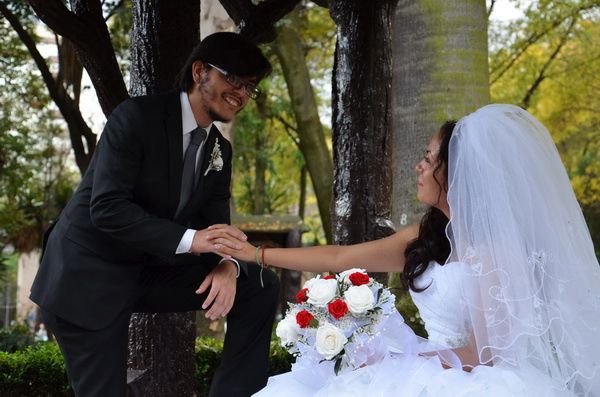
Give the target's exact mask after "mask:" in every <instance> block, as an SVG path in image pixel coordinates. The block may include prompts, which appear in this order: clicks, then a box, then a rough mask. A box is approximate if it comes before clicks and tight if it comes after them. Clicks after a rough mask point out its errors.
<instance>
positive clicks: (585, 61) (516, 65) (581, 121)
mask: <svg viewBox="0 0 600 397" xmlns="http://www.w3.org/2000/svg"><path fill="white" fill-rule="evenodd" d="M523 11H524V16H523V17H521V18H518V19H516V20H514V21H509V22H506V23H495V24H492V25H491V27H490V48H491V52H490V70H491V79H490V82H491V93H492V99H493V101H494V102H506V103H516V104H520V105H521V106H523V107H525V108H526V109H527V110H529V111H530V112H531V113H532V114H533V115H534V116H535V117H537V118H538V119H539V120H540V121H541V122H542V123H543V124H544V125H546V126H547V127H548V129H549V130H550V132H551V134H552V137H553V139H554V141H555V143H556V145H557V147H558V150H559V152H560V155H561V158H562V161H563V163H564V164H565V167H566V169H567V172H568V174H569V177H570V178H571V183H572V185H573V188H574V190H575V194H576V195H577V199H578V200H579V203H580V204H581V206H582V209H583V212H584V215H585V217H586V220H587V223H588V226H589V228H590V232H591V235H592V239H593V240H594V245H595V247H596V252H597V255H598V256H600V155H599V153H600V115H599V114H598V111H597V109H599V108H600V99H599V98H598V94H597V92H598V89H599V88H600V85H599V83H598V76H599V75H600V48H599V47H598V44H597V38H598V37H599V35H600V1H598V0H569V1H562V2H552V1H538V2H533V3H531V4H529V5H528V6H527V7H526V8H525V9H524V10H523Z"/></svg>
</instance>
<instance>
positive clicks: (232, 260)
mask: <svg viewBox="0 0 600 397" xmlns="http://www.w3.org/2000/svg"><path fill="white" fill-rule="evenodd" d="M223 261H230V262H233V263H235V266H236V267H237V273H236V275H235V278H239V277H240V264H239V262H238V261H237V260H235V259H233V258H223V259H221V260H220V261H219V264H221V263H223Z"/></svg>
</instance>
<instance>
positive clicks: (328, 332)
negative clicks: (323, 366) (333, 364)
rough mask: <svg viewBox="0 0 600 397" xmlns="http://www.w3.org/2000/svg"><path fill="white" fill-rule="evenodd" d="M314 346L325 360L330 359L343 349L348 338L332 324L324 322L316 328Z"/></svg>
mask: <svg viewBox="0 0 600 397" xmlns="http://www.w3.org/2000/svg"><path fill="white" fill-rule="evenodd" d="M316 339H317V340H316V342H315V346H316V348H317V351H318V352H319V353H320V354H321V355H322V356H323V357H325V359H327V360H331V359H332V358H333V357H335V356H336V355H337V354H338V353H339V352H341V351H342V349H344V345H345V344H346V342H348V339H347V338H346V337H345V336H344V334H342V332H341V331H340V330H339V328H337V327H336V326H334V325H331V324H329V323H325V324H324V325H322V326H320V327H319V328H318V329H317V336H316Z"/></svg>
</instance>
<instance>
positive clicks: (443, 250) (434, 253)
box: [401, 120, 456, 292]
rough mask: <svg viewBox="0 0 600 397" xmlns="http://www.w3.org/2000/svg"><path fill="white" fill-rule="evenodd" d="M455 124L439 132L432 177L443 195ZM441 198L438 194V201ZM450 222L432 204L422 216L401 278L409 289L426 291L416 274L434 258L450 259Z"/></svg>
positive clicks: (422, 271)
mask: <svg viewBox="0 0 600 397" xmlns="http://www.w3.org/2000/svg"><path fill="white" fill-rule="evenodd" d="M455 125H456V121H454V120H452V121H446V122H445V123H444V125H442V127H441V128H440V132H439V134H440V137H441V139H442V140H441V143H440V150H439V153H438V155H437V159H438V161H437V164H436V166H435V169H434V171H433V178H434V179H435V182H436V183H437V184H438V186H440V188H441V189H440V196H441V194H442V190H443V191H445V192H447V191H448V146H449V144H450V137H451V136H452V131H453V130H454V126H455ZM442 167H443V173H444V175H445V178H444V181H443V183H442V182H440V181H439V180H438V179H437V177H436V173H437V171H438V169H440V168H442ZM439 198H440V197H439V196H438V200H439ZM447 224H448V218H447V217H446V215H445V214H444V213H443V212H442V211H440V210H439V209H437V208H435V207H430V208H429V210H427V212H426V213H425V215H423V218H422V219H421V224H420V226H419V236H418V237H417V238H416V239H415V240H413V241H411V242H410V243H409V244H408V246H407V247H406V250H405V251H404V256H405V257H406V263H405V264H404V271H403V272H402V277H401V280H402V285H403V286H404V288H405V289H406V290H408V289H409V288H410V289H412V290H413V291H415V292H422V291H425V289H426V288H427V286H426V287H425V288H418V287H417V286H415V280H416V279H417V277H419V276H420V275H421V274H423V273H424V272H425V270H427V266H429V263H430V262H431V261H436V262H438V263H440V264H444V262H445V261H446V259H448V256H449V255H450V242H449V241H448V239H447V238H446V225H447Z"/></svg>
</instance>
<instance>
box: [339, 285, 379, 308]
mask: <svg viewBox="0 0 600 397" xmlns="http://www.w3.org/2000/svg"><path fill="white" fill-rule="evenodd" d="M344 298H345V301H346V304H347V305H348V309H349V310H350V313H352V314H354V315H358V314H363V313H365V312H366V311H367V310H371V309H372V308H373V307H374V306H375V296H373V292H371V289H370V288H369V287H368V286H367V285H359V286H352V287H350V288H348V290H347V291H346V292H345V293H344Z"/></svg>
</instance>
